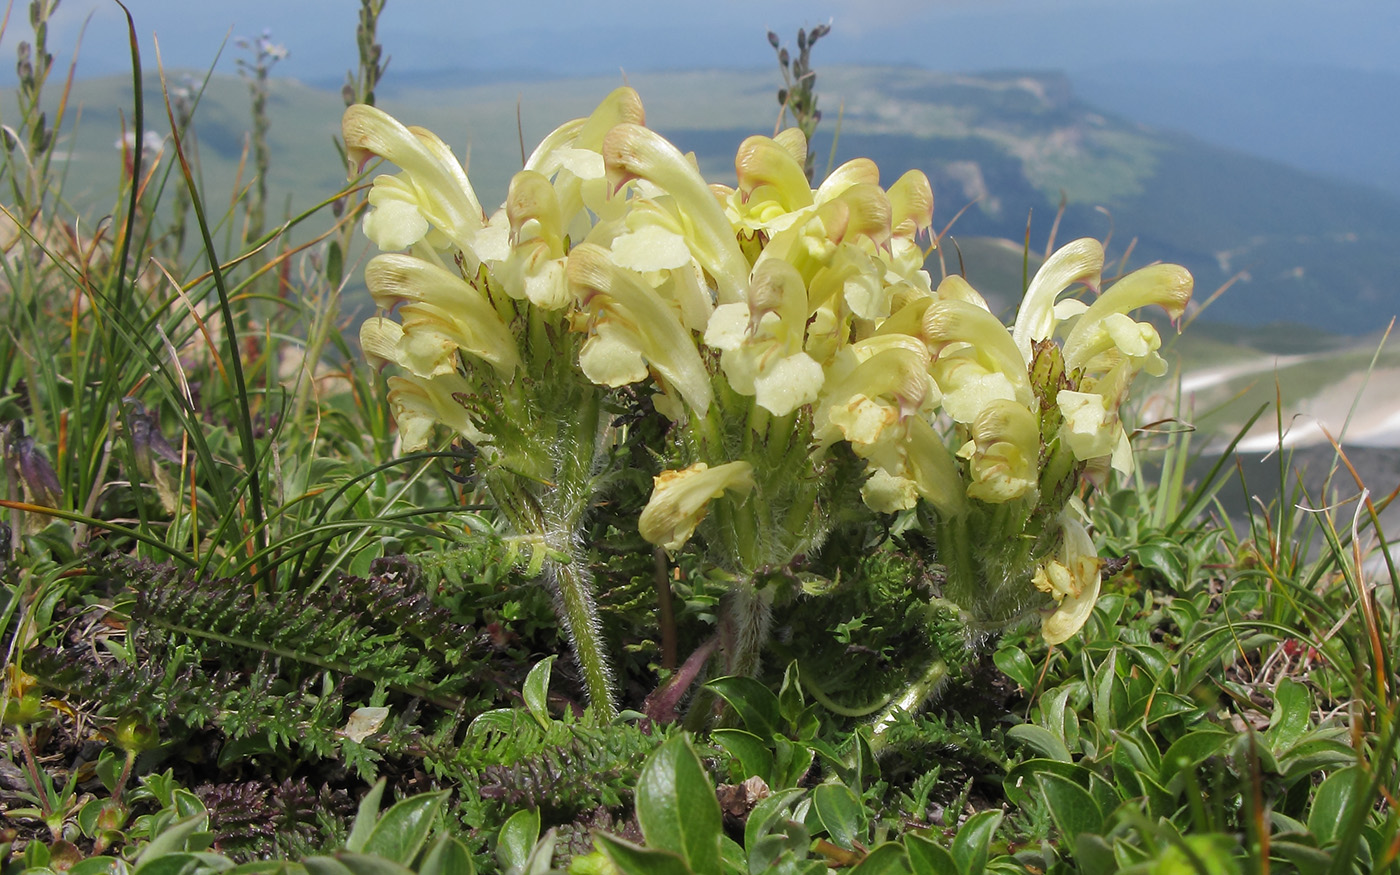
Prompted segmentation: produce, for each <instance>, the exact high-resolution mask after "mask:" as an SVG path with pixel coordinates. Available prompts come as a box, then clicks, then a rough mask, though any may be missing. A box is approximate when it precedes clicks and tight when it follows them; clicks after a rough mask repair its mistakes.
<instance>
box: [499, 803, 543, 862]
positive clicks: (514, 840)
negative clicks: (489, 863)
mask: <svg viewBox="0 0 1400 875" xmlns="http://www.w3.org/2000/svg"><path fill="white" fill-rule="evenodd" d="M539 838H540V813H539V811H538V810H537V809H534V808H522V809H521V810H519V811H517V812H515V813H514V814H512V815H511V816H510V818H509V819H508V820H507V821H506V822H505V826H502V827H501V832H500V836H499V837H498V838H497V839H496V862H498V863H500V864H501V869H502V870H503V871H505V872H507V873H514V875H520V873H523V872H524V871H525V867H526V864H527V863H528V862H529V860H530V851H531V850H533V849H534V847H535V842H537V841H539Z"/></svg>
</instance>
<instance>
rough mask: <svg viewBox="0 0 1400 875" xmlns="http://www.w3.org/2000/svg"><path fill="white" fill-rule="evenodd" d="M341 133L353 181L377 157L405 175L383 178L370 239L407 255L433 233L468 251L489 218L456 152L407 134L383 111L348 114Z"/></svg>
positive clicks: (374, 198)
mask: <svg viewBox="0 0 1400 875" xmlns="http://www.w3.org/2000/svg"><path fill="white" fill-rule="evenodd" d="M341 130H342V133H343V135H344V137H345V145H346V148H347V150H348V152H349V158H350V162H351V169H352V175H354V174H356V173H358V171H359V169H360V168H361V167H363V166H364V164H365V162H367V161H368V160H370V159H371V158H373V157H376V156H377V157H380V158H383V159H385V160H387V161H389V162H391V163H393V164H397V165H398V166H399V167H400V168H401V169H402V171H403V172H402V173H400V174H398V175H396V176H388V175H385V176H380V177H378V178H377V179H376V180H375V182H374V189H372V190H371V192H370V204H371V205H372V206H373V207H374V209H372V210H371V211H370V213H369V214H368V215H366V216H365V233H366V234H367V235H369V237H370V239H371V240H374V241H375V243H376V244H378V245H379V246H380V248H382V249H403V248H407V247H408V246H411V245H412V244H414V243H416V242H418V241H419V240H421V239H423V238H424V236H425V235H427V234H428V232H429V229H430V228H435V229H437V230H438V231H439V232H441V233H442V234H444V235H446V237H447V238H448V239H450V240H451V241H452V242H453V243H455V244H456V245H457V246H459V247H462V248H468V244H469V243H470V241H471V236H472V234H473V232H475V231H476V230H477V229H479V228H480V227H481V226H482V223H483V221H484V218H485V214H484V213H483V212H482V209H481V202H480V201H478V200H477V198H476V192H475V191H474V190H473V189H472V185H471V182H470V181H469V180H468V179H467V174H466V173H465V172H464V171H463V170H462V167H461V165H460V164H458V163H457V159H456V158H455V157H453V155H452V150H451V149H449V148H448V147H447V145H446V144H445V143H443V142H442V140H440V139H438V138H437V136H435V135H434V134H432V133H431V132H429V131H426V130H423V129H422V128H407V127H405V126H404V125H403V124H401V123H400V122H399V121H398V120H397V119H395V118H394V117H393V116H391V115H389V114H388V113H386V112H384V111H383V110H380V109H376V108H375V107H372V106H366V105H364V104H355V105H354V106H351V107H349V108H348V109H346V110H345V115H344V117H343V118H342V120H341Z"/></svg>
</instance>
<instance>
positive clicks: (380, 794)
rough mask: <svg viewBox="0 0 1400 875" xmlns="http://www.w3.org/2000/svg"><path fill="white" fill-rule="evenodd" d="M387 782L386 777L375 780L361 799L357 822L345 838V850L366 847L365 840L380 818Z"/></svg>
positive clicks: (352, 850)
mask: <svg viewBox="0 0 1400 875" xmlns="http://www.w3.org/2000/svg"><path fill="white" fill-rule="evenodd" d="M385 784H386V781H385V779H384V778H380V779H379V780H378V781H375V782H374V786H373V787H370V788H369V792H368V793H366V794H365V797H364V798H363V799H361V800H360V807H359V810H358V811H357V812H356V813H355V822H354V823H352V824H351V825H350V837H349V838H347V839H346V840H345V850H347V851H351V852H353V853H359V852H360V851H363V850H364V849H365V842H366V841H367V840H368V839H369V834H370V833H371V832H373V831H374V824H375V823H376V822H377V821H378V820H379V802H380V800H381V799H383V798H384V786H385Z"/></svg>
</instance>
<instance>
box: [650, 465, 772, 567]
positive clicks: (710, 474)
mask: <svg viewBox="0 0 1400 875" xmlns="http://www.w3.org/2000/svg"><path fill="white" fill-rule="evenodd" d="M753 487H754V479H753V466H752V465H750V464H749V463H748V462H743V461H738V462H729V463H726V464H724V465H717V466H715V467H713V468H711V467H710V466H709V465H707V464H705V463H704V462H696V463H695V464H694V465H691V466H690V467H688V468H682V469H681V470H679V471H662V472H661V473H660V474H659V475H658V476H656V477H655V478H653V485H652V492H651V500H649V501H648V502H647V506H646V507H645V508H644V509H643V510H642V515H641V517H640V518H639V519H638V521H637V528H638V530H639V531H640V532H641V534H642V537H643V538H646V539H647V541H648V542H650V543H652V544H657V545H659V546H661V547H664V548H666V549H667V550H669V551H672V552H674V551H676V550H679V549H680V548H681V547H683V546H685V543H686V541H689V540H690V536H691V535H693V534H695V527H696V526H698V525H700V521H701V520H703V519H704V518H705V515H706V513H708V512H709V508H710V502H711V501H712V500H714V499H716V498H719V497H720V496H721V495H724V493H725V492H727V491H731V492H736V493H739V494H746V493H748V492H749V491H750V490H751V489H753Z"/></svg>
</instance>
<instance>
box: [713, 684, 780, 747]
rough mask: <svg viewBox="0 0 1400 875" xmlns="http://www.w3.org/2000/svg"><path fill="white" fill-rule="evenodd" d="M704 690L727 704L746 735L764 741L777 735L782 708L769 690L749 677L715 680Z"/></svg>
mask: <svg viewBox="0 0 1400 875" xmlns="http://www.w3.org/2000/svg"><path fill="white" fill-rule="evenodd" d="M705 686H707V687H709V688H710V689H712V690H714V691H715V692H716V693H718V694H719V696H720V697H721V698H723V699H724V701H726V702H728V703H729V705H730V707H732V708H733V709H734V710H735V711H736V712H737V713H738V714H739V719H740V720H742V721H744V728H745V729H747V730H748V731H749V732H752V733H753V734H754V735H757V736H758V737H759V738H765V739H766V738H772V737H773V736H774V735H776V734H777V732H778V721H779V720H780V719H781V717H780V715H781V712H782V708H781V706H780V705H779V704H778V697H777V696H775V695H773V691H772V690H770V689H768V688H767V687H766V686H764V685H763V684H761V683H759V682H758V681H756V680H754V679H753V678H750V677H724V678H715V679H714V680H712V681H710V682H709V683H708V684H706V685H705Z"/></svg>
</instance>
